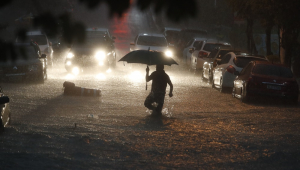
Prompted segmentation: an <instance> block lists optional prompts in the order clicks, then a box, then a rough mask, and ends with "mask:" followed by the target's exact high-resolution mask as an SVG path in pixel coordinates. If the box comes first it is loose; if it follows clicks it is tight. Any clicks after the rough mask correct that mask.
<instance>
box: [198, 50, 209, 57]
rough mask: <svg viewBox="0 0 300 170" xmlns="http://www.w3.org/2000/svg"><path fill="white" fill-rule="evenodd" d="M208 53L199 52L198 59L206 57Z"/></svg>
mask: <svg viewBox="0 0 300 170" xmlns="http://www.w3.org/2000/svg"><path fill="white" fill-rule="evenodd" d="M207 55H208V53H207V52H204V51H199V54H198V57H199V58H203V57H207Z"/></svg>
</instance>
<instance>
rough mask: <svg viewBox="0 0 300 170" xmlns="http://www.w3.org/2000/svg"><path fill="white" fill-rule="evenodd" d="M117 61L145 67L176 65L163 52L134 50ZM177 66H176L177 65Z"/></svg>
mask: <svg viewBox="0 0 300 170" xmlns="http://www.w3.org/2000/svg"><path fill="white" fill-rule="evenodd" d="M119 61H126V62H127V63H140V64H147V65H157V64H163V65H169V66H171V65H172V64H177V62H176V61H175V60H174V59H173V58H171V57H167V56H166V55H165V53H164V52H158V51H150V50H136V51H131V52H130V53H128V54H126V55H125V56H124V57H122V58H121V59H120V60H119ZM177 65H178V64H177Z"/></svg>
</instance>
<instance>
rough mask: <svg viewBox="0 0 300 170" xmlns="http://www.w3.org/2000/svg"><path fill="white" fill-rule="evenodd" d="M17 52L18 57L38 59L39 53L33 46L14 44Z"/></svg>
mask: <svg viewBox="0 0 300 170" xmlns="http://www.w3.org/2000/svg"><path fill="white" fill-rule="evenodd" d="M14 49H15V52H16V53H15V54H16V58H17V59H29V60H30V59H36V58H38V57H39V56H38V54H37V52H36V50H35V49H34V47H33V46H30V45H28V46H18V45H16V46H14Z"/></svg>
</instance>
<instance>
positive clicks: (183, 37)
mask: <svg viewBox="0 0 300 170" xmlns="http://www.w3.org/2000/svg"><path fill="white" fill-rule="evenodd" d="M207 36H208V34H207V31H206V30H201V29H182V30H181V31H180V33H179V37H178V41H177V42H176V43H175V44H174V46H175V49H176V51H175V53H176V56H177V57H178V58H179V59H180V60H182V59H183V57H184V56H183V55H182V54H183V50H184V48H185V47H186V45H187V43H188V42H189V41H190V40H191V39H192V38H193V37H199V38H207Z"/></svg>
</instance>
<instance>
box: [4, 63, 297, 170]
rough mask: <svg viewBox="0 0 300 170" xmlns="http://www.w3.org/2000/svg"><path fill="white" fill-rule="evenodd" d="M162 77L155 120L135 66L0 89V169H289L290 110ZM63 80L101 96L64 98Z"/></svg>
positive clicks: (173, 72)
mask: <svg viewBox="0 0 300 170" xmlns="http://www.w3.org/2000/svg"><path fill="white" fill-rule="evenodd" d="M151 71H153V68H152V67H151V68H150V72H151ZM166 72H167V73H168V74H169V75H170V77H171V79H172V81H173V84H174V97H172V98H169V97H168V96H166V100H165V106H164V112H163V114H164V116H163V117H162V118H161V119H155V118H152V117H151V116H149V112H147V110H146V108H145V107H144V106H143V102H144V99H145V98H146V96H147V95H148V93H149V90H148V91H146V90H145V81H144V75H145V68H144V67H143V66H142V67H141V68H139V67H133V68H131V67H129V65H126V64H125V66H124V65H123V63H118V65H117V68H116V69H114V70H112V72H111V73H106V72H103V73H86V74H82V75H79V76H76V77H74V76H71V75H68V74H67V72H66V71H65V69H64V68H63V66H62V65H57V66H55V67H54V68H52V69H49V73H48V80H47V81H46V82H45V83H44V84H28V83H1V87H2V89H3V91H4V93H5V94H6V95H8V96H9V97H10V99H11V101H10V107H11V113H12V122H11V125H9V126H8V127H7V128H6V132H5V133H4V134H2V135H1V136H0V165H1V169H2V168H3V167H4V169H22V168H25V169H297V167H299V162H298V160H299V159H298V158H299V157H300V151H299V140H300V135H299V134H300V128H299V127H300V126H299V122H300V121H299V120H300V115H299V113H300V107H299V105H298V106H293V105H290V104H288V103H284V102H283V101H277V100H273V99H272V100H271V99H261V100H257V101H252V102H250V103H248V104H244V103H241V102H240V101H239V100H238V99H235V98H232V96H231V94H230V93H220V92H219V91H217V90H216V89H212V88H211V86H210V85H209V84H207V83H204V82H201V79H200V77H199V75H194V74H193V73H191V72H188V71H187V70H185V69H184V68H183V67H182V66H171V67H168V66H167V67H166ZM66 80H68V81H72V82H74V83H75V84H76V85H77V86H81V87H87V88H98V89H101V91H102V96H101V97H83V96H66V95H64V94H63V82H64V81H66ZM150 86H151V83H148V89H150ZM168 89H169V88H168ZM75 124H76V126H75Z"/></svg>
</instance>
